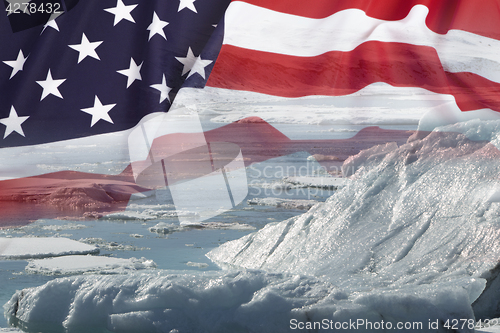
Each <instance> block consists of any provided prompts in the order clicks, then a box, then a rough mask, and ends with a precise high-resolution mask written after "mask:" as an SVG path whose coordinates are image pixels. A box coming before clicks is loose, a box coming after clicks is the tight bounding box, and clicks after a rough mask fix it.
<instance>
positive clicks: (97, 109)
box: [80, 95, 116, 127]
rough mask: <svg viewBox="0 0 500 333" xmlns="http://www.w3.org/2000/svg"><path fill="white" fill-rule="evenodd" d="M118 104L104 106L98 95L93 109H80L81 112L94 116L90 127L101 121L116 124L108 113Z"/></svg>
mask: <svg viewBox="0 0 500 333" xmlns="http://www.w3.org/2000/svg"><path fill="white" fill-rule="evenodd" d="M115 105H116V104H106V105H102V103H101V101H100V100H99V97H97V95H96V96H95V99H94V106H93V107H91V108H85V109H80V110H81V111H83V112H85V113H88V114H90V115H92V121H91V124H90V127H92V126H94V125H95V124H96V123H97V122H98V121H99V120H101V119H102V120H105V121H107V122H108V123H111V124H114V123H113V120H112V119H111V117H110V116H109V114H108V112H109V111H110V110H111V109H112V108H114V107H115Z"/></svg>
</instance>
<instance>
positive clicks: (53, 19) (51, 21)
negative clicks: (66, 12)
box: [40, 12, 63, 35]
mask: <svg viewBox="0 0 500 333" xmlns="http://www.w3.org/2000/svg"><path fill="white" fill-rule="evenodd" d="M62 13H63V12H60V13H52V15H50V18H49V20H48V21H47V23H45V25H44V26H43V29H42V31H41V32H40V35H41V34H42V33H43V32H44V31H45V29H47V28H48V27H51V28H52V29H54V30H56V31H59V26H58V25H57V22H56V18H58V17H59V15H62Z"/></svg>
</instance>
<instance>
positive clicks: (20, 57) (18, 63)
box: [4, 50, 28, 80]
mask: <svg viewBox="0 0 500 333" xmlns="http://www.w3.org/2000/svg"><path fill="white" fill-rule="evenodd" d="M26 59H28V57H26V58H25V57H24V54H23V51H22V50H19V53H18V54H17V59H16V60H12V61H4V64H6V65H8V66H10V67H12V73H10V78H9V80H10V79H12V78H13V77H14V75H16V74H17V72H19V71H22V70H23V66H24V63H25V62H26Z"/></svg>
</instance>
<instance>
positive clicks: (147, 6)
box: [0, 0, 229, 147]
mask: <svg viewBox="0 0 500 333" xmlns="http://www.w3.org/2000/svg"><path fill="white" fill-rule="evenodd" d="M4 4H5V15H0V38H1V40H2V41H3V45H2V47H1V48H0V89H1V95H0V147H14V146H26V145H34V144H41V143H48V142H55V141H59V140H67V139H74V138H80V137H86V136H91V135H97V134H102V133H108V132H117V131H122V130H125V129H129V128H131V127H133V126H134V125H136V124H137V123H138V122H139V120H141V119H142V118H143V117H144V116H145V115H147V114H150V113H153V112H165V111H168V109H169V107H170V105H171V103H172V101H173V99H174V98H175V95H176V93H177V92H178V90H179V89H180V88H181V87H186V86H188V87H203V86H204V85H205V82H206V79H207V78H208V75H209V73H210V71H211V69H212V67H213V64H214V61H215V59H216V57H217V55H218V52H219V49H220V45H221V43H222V31H223V27H222V24H219V22H222V17H223V14H224V11H225V9H226V7H227V6H228V5H229V1H228V0H213V1H195V0H180V1H179V0H171V1H140V2H139V1H133V0H99V1H97V0H88V1H79V2H78V1H75V0H72V1H68V0H67V1H52V2H50V1H35V0H32V1H29V0H25V1H21V0H8V1H4ZM57 4H59V6H56V5H57ZM49 7H50V8H49ZM56 7H57V8H60V9H59V11H58V12H55V9H56Z"/></svg>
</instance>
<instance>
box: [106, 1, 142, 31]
mask: <svg viewBox="0 0 500 333" xmlns="http://www.w3.org/2000/svg"><path fill="white" fill-rule="evenodd" d="M135 7H137V5H128V6H125V5H124V4H123V1H122V0H117V1H116V7H111V8H106V9H104V10H105V11H107V12H108V13H111V14H113V15H114V16H115V21H114V23H113V26H115V25H117V24H118V23H120V21H121V20H127V21H130V22H132V23H135V21H134V18H133V17H132V14H130V12H131V11H133V10H134V8H135Z"/></svg>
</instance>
